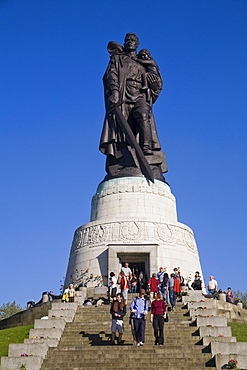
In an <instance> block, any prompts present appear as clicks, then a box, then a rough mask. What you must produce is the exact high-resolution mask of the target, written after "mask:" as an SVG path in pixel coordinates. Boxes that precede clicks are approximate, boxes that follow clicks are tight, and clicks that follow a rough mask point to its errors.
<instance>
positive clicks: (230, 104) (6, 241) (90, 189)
mask: <svg viewBox="0 0 247 370" xmlns="http://www.w3.org/2000/svg"><path fill="white" fill-rule="evenodd" d="M127 32H135V33H136V34H137V35H138V36H139V38H140V43H141V45H140V47H141V48H147V49H150V51H151V53H152V55H153V57H154V59H155V60H156V61H157V63H158V64H159V67H160V70H161V73H162V76H163V80H164V89H163V91H162V93H161V95H160V97H159V99H158V101H157V102H156V103H155V105H154V114H155V119H156V123H157V127H158V132H159V136H160V141H161V144H162V149H163V150H164V151H165V152H166V156H167V160H168V165H169V172H168V174H167V175H166V179H167V181H168V182H169V184H170V186H171V189H172V192H173V194H174V195H175V196H176V198H177V208H178V215H179V221H180V222H183V223H185V224H187V225H188V226H190V227H191V228H192V229H193V231H194V233H195V237H196V240H197V245H198V248H199V253H200V258H201V264H202V268H203V273H204V276H205V278H206V281H208V276H209V275H210V274H213V275H214V276H215V278H216V279H217V280H218V282H219V287H220V288H222V289H226V288H227V287H228V286H231V287H232V288H233V289H234V290H237V289H240V290H241V291H243V292H245V291H247V287H246V265H247V257H246V256H247V254H246V250H247V241H246V237H247V234H246V209H247V192H246V188H247V171H246V170H247V165H246V164H247V146H246V142H247V125H246V117H247V101H246V100H247V72H246V67H247V49H246V44H247V1H246V0H186V1H185V0H158V1H147V0H142V1H129V0H127V1H122V0H121V1H119V0H114V1H111V0H110V1H107V0H105V1H95V0H91V1H82V0H24V1H20V0H1V1H0V34H1V36H2V37H1V41H0V50H1V51H0V53H1V68H0V86H1V87H0V93H1V97H0V98H1V99H0V104H1V109H0V121H1V122H0V123H1V139H0V140H1V142H0V152H1V163H0V166H1V167H0V171H1V172H0V173H1V189H0V195H1V213H0V217H1V220H0V225H1V235H0V241H1V267H0V272H1V286H2V288H3V292H2V294H1V301H0V304H2V303H4V302H8V301H13V300H16V302H17V303H20V304H21V305H25V303H26V301H28V300H30V299H34V300H35V301H38V300H39V299H40V298H41V293H42V292H43V291H46V290H48V291H53V292H54V293H59V288H60V279H63V277H64V276H65V272H66V268H67V262H68V256H69V252H70V246H71V242H72V239H73V233H74V231H75V229H76V228H77V227H79V226H81V225H82V224H84V223H87V222H88V221H89V215H90V202H91V198H92V196H93V195H94V193H95V191H96V188H97V185H98V183H99V182H100V181H101V180H102V179H103V178H104V175H105V171H104V165H105V157H104V156H103V155H102V154H101V153H100V152H99V151H98V143H99V138H100V134H101V129H102V123H103V118H104V102H103V88H102V76H103V73H104V71H105V68H106V65H107V63H108V60H109V56H108V53H107V50H106V45H107V43H108V41H110V40H113V41H117V42H119V43H122V42H123V38H124V35H125V34H126V33H127Z"/></svg>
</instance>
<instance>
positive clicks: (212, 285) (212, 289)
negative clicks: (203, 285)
mask: <svg viewBox="0 0 247 370" xmlns="http://www.w3.org/2000/svg"><path fill="white" fill-rule="evenodd" d="M217 290H218V283H217V281H216V280H215V279H214V276H213V275H210V276H209V282H208V292H209V294H212V295H213V294H215V293H216V292H217Z"/></svg>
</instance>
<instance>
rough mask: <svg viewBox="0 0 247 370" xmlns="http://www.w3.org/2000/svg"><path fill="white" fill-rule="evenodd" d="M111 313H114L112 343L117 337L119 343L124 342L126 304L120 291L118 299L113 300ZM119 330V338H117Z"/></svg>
mask: <svg viewBox="0 0 247 370" xmlns="http://www.w3.org/2000/svg"><path fill="white" fill-rule="evenodd" d="M110 313H111V315H112V325H111V337H112V344H115V339H117V343H118V344H122V337H123V332H124V322H123V317H124V316H125V315H126V305H125V303H124V302H123V297H122V294H121V293H118V294H117V297H116V300H115V301H113V302H112V304H111V309H110ZM117 331H118V338H116V332H117Z"/></svg>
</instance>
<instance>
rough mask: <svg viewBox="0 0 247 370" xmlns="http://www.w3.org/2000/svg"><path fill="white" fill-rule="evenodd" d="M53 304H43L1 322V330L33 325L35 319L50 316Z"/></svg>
mask: <svg viewBox="0 0 247 370" xmlns="http://www.w3.org/2000/svg"><path fill="white" fill-rule="evenodd" d="M51 303H52V302H46V303H42V304H40V305H39V306H36V307H32V308H29V309H28V310H25V311H21V312H18V313H16V314H15V315H13V316H11V317H9V318H7V319H4V320H0V330H2V329H8V328H13V327H15V326H24V325H32V324H33V323H34V320H35V319H40V318H41V317H43V316H47V315H48V310H50V309H51Z"/></svg>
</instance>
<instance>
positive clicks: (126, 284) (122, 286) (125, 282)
mask: <svg viewBox="0 0 247 370" xmlns="http://www.w3.org/2000/svg"><path fill="white" fill-rule="evenodd" d="M120 275H121V281H120V289H121V293H122V296H123V301H124V304H125V305H126V304H127V301H128V290H129V281H128V278H127V276H126V275H125V274H124V272H123V271H122V272H121V273H120Z"/></svg>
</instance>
